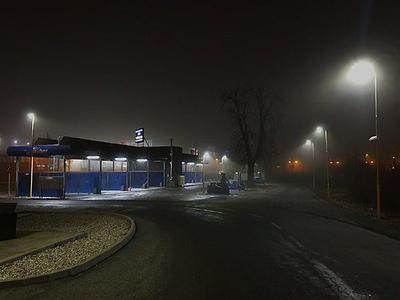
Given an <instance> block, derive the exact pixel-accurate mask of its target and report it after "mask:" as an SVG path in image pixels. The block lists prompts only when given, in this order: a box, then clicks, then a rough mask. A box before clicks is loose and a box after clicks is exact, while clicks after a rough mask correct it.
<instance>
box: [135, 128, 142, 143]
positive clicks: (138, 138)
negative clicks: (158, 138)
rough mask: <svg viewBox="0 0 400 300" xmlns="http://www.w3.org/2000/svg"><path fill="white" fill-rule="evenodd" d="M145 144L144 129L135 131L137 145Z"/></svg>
mask: <svg viewBox="0 0 400 300" xmlns="http://www.w3.org/2000/svg"><path fill="white" fill-rule="evenodd" d="M143 142H144V128H137V129H136V130H135V143H137V144H141V143H143Z"/></svg>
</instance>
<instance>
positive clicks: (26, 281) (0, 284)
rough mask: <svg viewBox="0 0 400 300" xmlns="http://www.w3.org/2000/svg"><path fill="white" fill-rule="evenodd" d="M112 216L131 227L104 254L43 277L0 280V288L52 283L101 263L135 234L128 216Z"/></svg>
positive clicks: (133, 223) (134, 228) (132, 221)
mask: <svg viewBox="0 0 400 300" xmlns="http://www.w3.org/2000/svg"><path fill="white" fill-rule="evenodd" d="M113 215H116V216H119V217H123V218H125V219H126V220H127V221H128V222H130V223H131V227H130V229H129V231H128V233H127V235H126V236H125V237H124V239H123V240H121V241H119V242H117V243H115V244H114V245H112V246H111V247H110V248H108V249H106V250H105V251H104V252H102V253H100V254H99V255H97V256H95V257H91V258H89V259H87V260H86V261H83V262H82V263H80V264H78V265H75V266H73V267H71V268H68V269H63V270H59V271H55V272H52V273H47V274H43V275H38V276H32V277H27V278H22V279H13V280H0V288H6V287H16V286H23V285H30V284H34V283H43V282H47V281H52V280H56V279H60V278H63V277H67V276H73V275H76V274H79V273H82V272H84V271H86V270H88V269H90V268H91V267H94V266H95V265H97V264H98V263H100V262H101V261H103V260H105V259H106V258H108V257H110V256H111V255H113V254H114V253H115V252H117V251H118V250H119V249H121V248H122V247H124V246H125V245H126V244H127V243H128V242H129V241H130V240H131V239H132V237H133V236H134V235H135V233H136V223H135V221H134V220H133V219H131V218H130V217H128V216H125V215H122V214H116V213H113Z"/></svg>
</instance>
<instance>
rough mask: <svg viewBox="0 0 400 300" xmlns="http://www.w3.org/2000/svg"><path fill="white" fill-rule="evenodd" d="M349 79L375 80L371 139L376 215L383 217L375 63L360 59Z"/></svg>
mask: <svg viewBox="0 0 400 300" xmlns="http://www.w3.org/2000/svg"><path fill="white" fill-rule="evenodd" d="M347 79H348V80H349V81H351V82H353V83H354V84H357V85H364V84H366V83H369V82H371V81H372V82H373V86H374V110H375V136H374V137H372V138H371V139H370V140H375V153H376V215H377V217H378V219H380V218H381V193H380V182H379V143H380V141H379V136H378V120H379V119H378V88H377V75H376V70H375V67H374V64H373V63H372V62H370V61H368V60H365V59H363V60H359V61H357V62H355V63H354V64H353V65H352V66H351V67H350V69H349V71H348V72H347Z"/></svg>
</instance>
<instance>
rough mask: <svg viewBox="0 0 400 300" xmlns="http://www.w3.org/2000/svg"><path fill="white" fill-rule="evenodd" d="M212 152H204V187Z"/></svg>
mask: <svg viewBox="0 0 400 300" xmlns="http://www.w3.org/2000/svg"><path fill="white" fill-rule="evenodd" d="M210 157H211V156H210V153H209V152H207V151H206V152H204V154H203V188H204V182H205V181H206V170H205V168H206V165H207V164H208V161H209V159H210Z"/></svg>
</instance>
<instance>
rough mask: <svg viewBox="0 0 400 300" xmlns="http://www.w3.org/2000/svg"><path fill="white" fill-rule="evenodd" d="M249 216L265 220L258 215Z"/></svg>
mask: <svg viewBox="0 0 400 300" xmlns="http://www.w3.org/2000/svg"><path fill="white" fill-rule="evenodd" d="M249 216H252V217H254V218H257V219H262V218H263V217H262V216H260V215H257V214H249Z"/></svg>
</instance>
